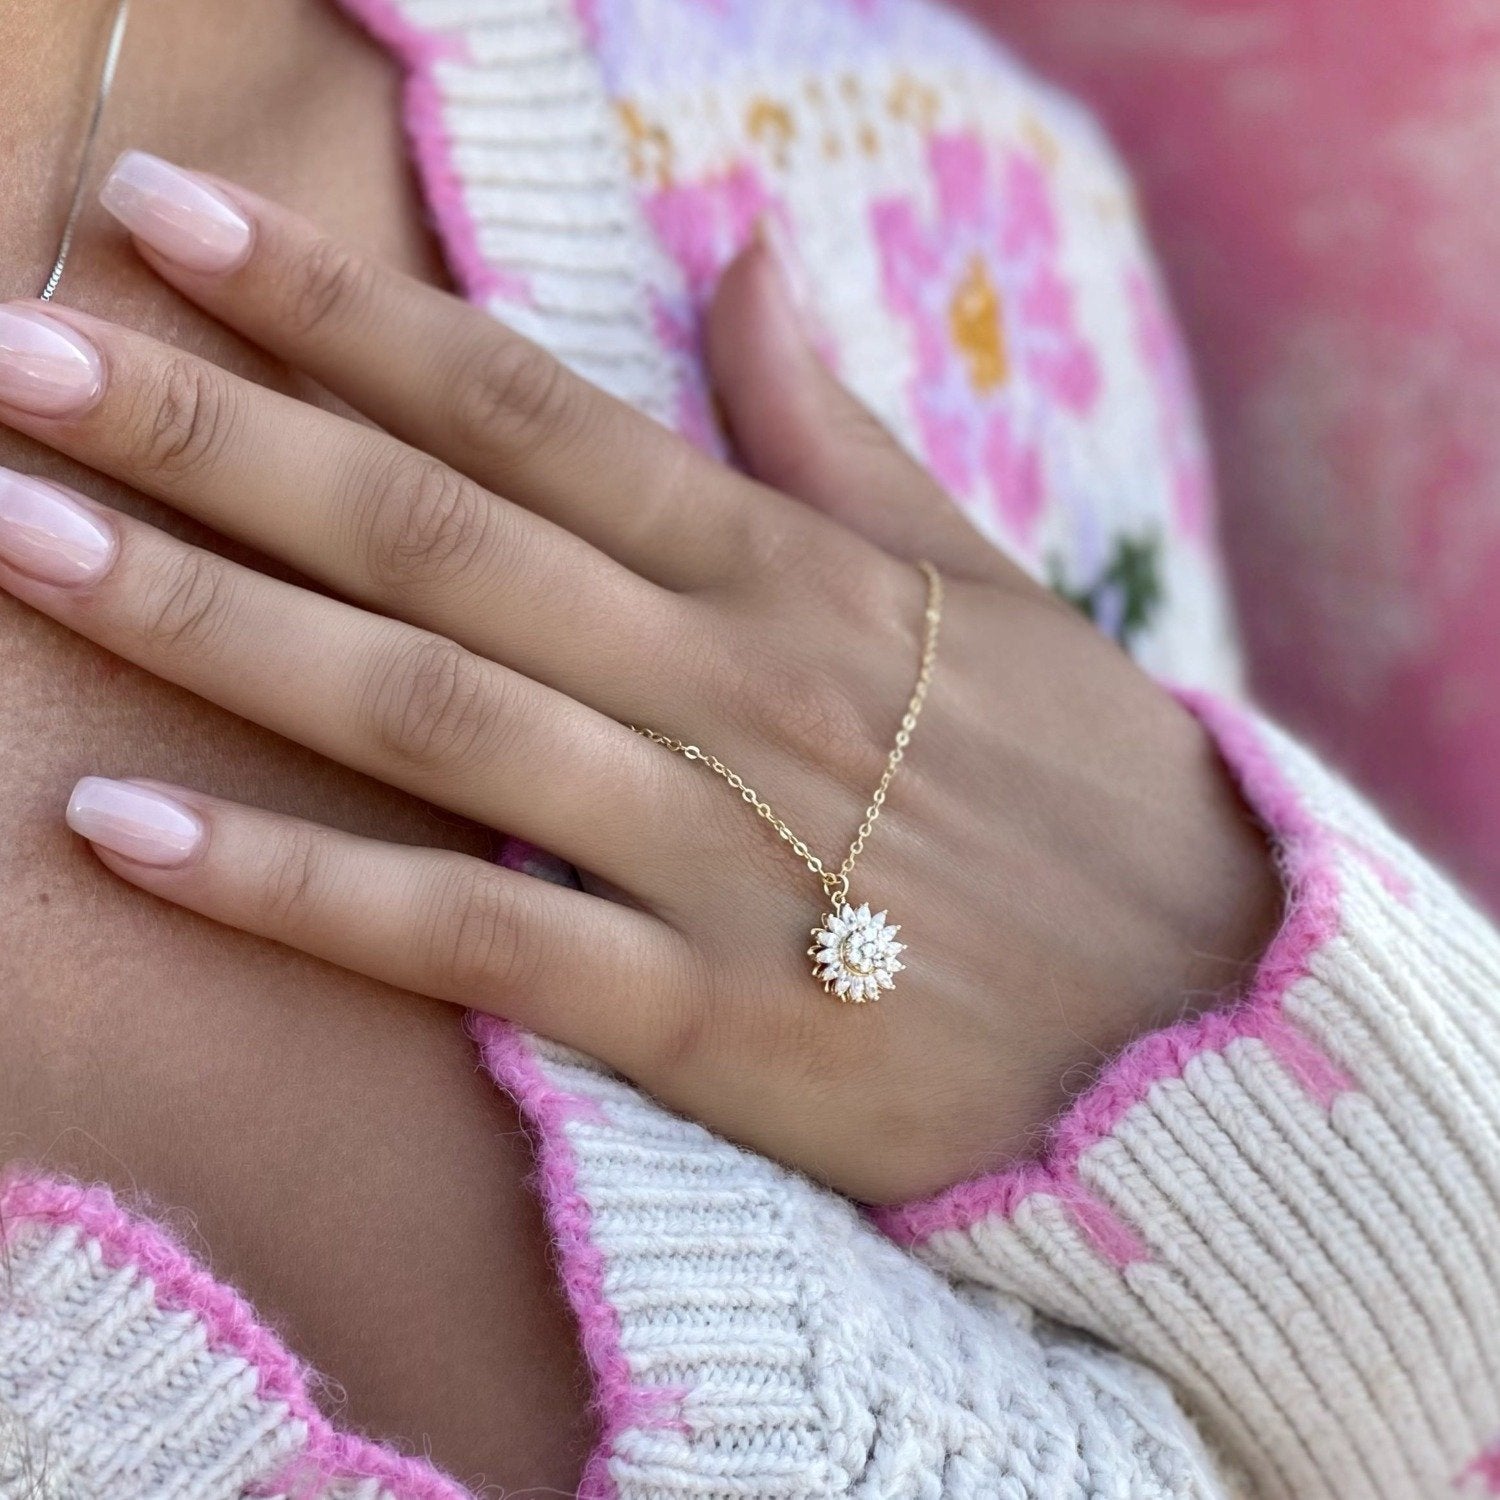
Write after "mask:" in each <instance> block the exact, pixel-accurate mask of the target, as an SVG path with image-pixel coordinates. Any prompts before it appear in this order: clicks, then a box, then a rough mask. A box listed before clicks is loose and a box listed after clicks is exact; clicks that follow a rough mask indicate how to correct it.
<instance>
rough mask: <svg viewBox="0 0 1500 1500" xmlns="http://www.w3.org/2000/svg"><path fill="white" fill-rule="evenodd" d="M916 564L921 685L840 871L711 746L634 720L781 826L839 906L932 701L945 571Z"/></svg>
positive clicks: (638, 728) (779, 829) (914, 692)
mask: <svg viewBox="0 0 1500 1500" xmlns="http://www.w3.org/2000/svg"><path fill="white" fill-rule="evenodd" d="M917 566H918V567H919V568H921V570H922V573H923V575H924V576H925V577H926V579H927V613H926V615H925V617H924V618H925V620H926V630H925V634H924V637H923V641H922V659H921V663H920V665H919V667H918V669H917V685H916V687H915V688H914V689H913V690H912V695H911V701H910V702H909V703H908V704H907V705H906V712H905V713H904V714H903V715H902V716H901V727H900V728H899V729H897V731H896V742H895V744H894V745H892V746H891V753H890V755H889V756H887V758H886V762H885V770H884V771H883V772H882V773H881V777H880V784H879V785H878V786H877V787H876V788H875V795H874V796H872V797H871V798H870V805H869V806H868V807H867V808H866V809H865V816H864V821H863V822H861V823H860V825H859V832H858V833H856V834H855V835H854V842H853V843H852V844H850V845H849V852H848V853H847V854H846V855H845V856H844V862H843V864H841V865H840V866H839V867H838V869H837V871H834V870H830V869H829V868H828V867H827V866H826V865H825V864H824V863H823V861H822V860H821V859H819V858H818V856H817V855H816V854H814V853H813V852H812V850H811V849H809V848H808V847H807V845H806V844H805V843H804V842H803V841H802V840H801V839H799V838H798V837H797V835H796V834H795V833H793V832H792V830H791V829H790V828H788V827H787V825H786V824H785V823H784V822H783V821H782V820H781V819H780V818H778V817H777V816H776V814H775V813H774V812H773V811H772V810H771V805H770V803H768V802H767V801H766V800H765V799H764V798H763V797H762V796H761V795H760V793H759V792H757V791H756V790H755V788H754V787H752V786H749V785H747V784H746V782H745V780H744V778H743V777H742V776H740V775H739V773H738V772H736V771H732V770H731V769H730V768H729V767H728V766H726V765H725V764H724V762H723V761H722V760H720V759H719V757H718V756H717V755H710V754H709V753H708V751H706V750H701V749H699V747H698V746H697V745H690V744H688V743H687V741H686V740H675V739H673V738H672V737H671V735H667V734H658V733H657V732H656V731H655V730H654V729H644V728H642V727H641V726H640V725H639V724H632V725H631V726H630V727H631V729H633V730H634V731H635V732H636V733H637V734H638V735H641V736H642V737H644V738H645V739H648V740H650V741H651V742H652V744H654V745H660V746H662V748H663V749H666V750H670V751H671V752H672V753H673V754H674V755H681V756H682V757H684V759H686V760H695V761H699V762H701V763H702V764H703V765H705V766H707V767H708V769H709V770H710V771H712V772H713V773H714V775H715V776H718V777H721V778H722V779H723V780H724V781H726V782H728V783H729V785H730V786H731V787H733V788H734V790H735V791H737V792H738V793H739V794H740V796H741V798H742V799H743V800H744V801H745V802H746V803H747V804H748V805H749V806H751V807H753V808H754V809H755V811H756V813H757V814H759V816H760V817H762V818H764V819H765V820H766V822H767V823H769V824H770V825H771V827H772V828H774V829H775V830H776V834H777V837H778V838H780V839H781V840H782V841H783V842H784V843H786V844H789V845H790V846H791V849H792V852H793V853H794V854H795V855H796V856H797V857H798V858H799V859H800V860H802V861H803V862H804V863H805V864H806V865H807V868H808V869H809V870H811V871H812V873H813V874H814V875H816V876H817V877H818V879H819V881H820V882H821V883H822V886H823V890H824V892H825V893H826V894H827V896H828V899H829V900H830V901H831V902H832V903H833V905H834V907H835V909H837V908H838V906H839V905H840V904H841V903H842V902H844V901H846V900H847V899H848V896H849V877H850V875H852V874H853V873H854V864H855V861H856V860H858V858H859V857H860V855H861V854H863V853H864V852H865V840H866V839H867V838H869V836H870V833H871V830H872V829H873V828H874V827H875V824H876V823H877V822H878V821H879V818H880V810H881V808H883V807H884V806H885V798H886V793H887V792H888V791H889V790H890V786H891V780H892V778H893V777H894V776H895V774H896V768H897V767H898V766H899V765H900V764H901V762H902V760H903V759H904V757H905V755H906V747H907V746H908V745H910V744H911V736H912V731H913V730H914V729H915V728H916V727H917V717H918V715H919V714H920V713H921V712H922V705H923V704H924V703H925V702H926V701H927V689H928V687H929V686H930V685H931V683H932V669H933V665H934V663H935V662H936V661H937V642H938V626H939V625H940V624H941V623H942V618H943V577H942V574H941V573H939V572H938V570H937V569H936V568H935V567H933V565H932V564H931V563H930V562H921V563H918V564H917Z"/></svg>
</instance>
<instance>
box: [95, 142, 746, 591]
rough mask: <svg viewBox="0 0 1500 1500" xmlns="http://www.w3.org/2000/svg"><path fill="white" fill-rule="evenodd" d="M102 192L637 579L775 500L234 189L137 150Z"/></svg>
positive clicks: (690, 567) (322, 369)
mask: <svg viewBox="0 0 1500 1500" xmlns="http://www.w3.org/2000/svg"><path fill="white" fill-rule="evenodd" d="M100 199H101V202H102V203H103V204H104V206H105V207H106V208H107V209H108V210H109V211H110V212H111V213H112V214H113V215H114V216H115V218H116V219H118V220H119V221H120V222H121V223H122V224H123V225H124V226H125V227H126V228H127V229H128V230H130V231H131V233H132V234H133V235H134V236H135V239H136V241H137V243H138V245H139V246H140V247H141V250H142V253H143V254H144V255H145V257H146V259H147V260H148V261H149V262H150V264H151V265H152V267H153V268H154V269H155V270H156V271H157V272H158V273H159V274H160V275H161V276H162V277H163V278H164V279H166V280H167V281H169V282H170V283H171V284H172V285H173V286H174V287H176V288H177V290H178V291H180V292H181V293H182V294H183V295H184V296H185V297H188V298H190V299H191V300H192V301H194V302H196V303H198V304H199V305H200V306H202V307H203V308H205V309H206V310H208V311H209V312H211V313H212V314H213V315H214V316H215V317H217V318H219V319H221V320H222V321H223V322H225V323H227V324H228V325H229V326H230V327H232V328H234V329H237V330H238V331H239V332H240V333H242V334H244V335H245V336H246V337H247V338H249V339H252V340H253V341H254V342H255V343H257V344H259V345H261V346H262V347H263V348H265V349H267V350H269V351H270V352H271V353H273V354H275V355H277V356H278V357H279V358H281V359H283V360H285V361H286V362H287V363H288V364H290V365H293V366H295V367H296V368H298V369H301V370H304V371H306V372H307V373H308V374H309V375H311V376H313V378H314V379H316V380H317V381H319V382H320V383H321V384H322V385H324V386H326V387H327V388H328V389H329V390H331V391H333V392H335V393H336V394H337V395H339V396H340V397H342V398H343V399H344V400H345V401H347V402H348V403H349V404H350V405H351V406H353V407H355V408H356V409H357V410H359V411H361V412H363V413H365V415H367V416H369V417H371V418H373V419H374V420H375V421H376V422H378V423H379V424H380V425H381V426H382V427H384V428H385V429H386V430H387V431H389V432H391V433H394V434H395V435H396V436H398V437H400V438H403V439H404V440H405V441H407V442H408V443H410V444H412V445H413V446H414V447H416V448H420V449H421V450H422V451H424V452H426V453H430V454H432V455H433V456H434V457H437V458H440V459H442V460H443V461H444V462H446V463H448V464H449V465H451V466H452V467H453V468H455V469H457V470H459V471H460V472H461V473H464V474H467V475H468V476H469V477H470V478H472V479H474V480H477V481H478V482H479V483H480V484H482V485H484V486H485V487H486V488H488V489H491V490H494V491H495V492H496V493H499V494H503V495H505V496H506V497H507V498H508V499H511V500H513V501H515V502H516V503H517V504H520V505H524V506H526V507H527V508H528V509H530V510H533V511H535V512H537V513H538V514H540V515H544V516H547V517H548V518H549V519H551V520H553V521H556V522H557V523H558V524H560V525H562V526H565V527H566V528H567V529H568V530H569V531H572V532H573V533H574V534H575V535H577V536H580V537H582V538H584V539H585V540H587V541H590V542H592V543H594V545H595V546H597V547H599V548H600V549H601V550H603V551H605V552H607V553H609V554H610V555H611V556H613V557H615V558H616V559H618V560H619V561H620V562H622V563H624V564H625V566H627V567H629V568H631V569H633V570H634V571H636V572H637V573H639V574H640V575H641V576H643V577H646V578H650V579H653V580H654V581H656V582H658V583H662V584H665V585H667V586H668V587H674V588H691V587H693V586H694V585H696V584H700V583H704V582H710V581H712V580H713V579H714V578H716V577H717V576H720V574H721V573H722V572H724V571H727V570H728V568H729V566H730V565H731V564H732V563H733V561H734V560H735V559H736V558H737V557H739V556H741V555H742V553H743V547H744V535H743V531H742V527H749V526H750V525H752V524H753V518H752V516H751V515H750V511H751V508H752V506H753V505H761V504H765V503H767V501H769V500H772V499H773V497H772V496H771V495H770V494H769V492H766V491H763V490H760V489H759V487H757V486H753V485H751V484H750V483H749V482H748V481H746V480H743V479H741V478H739V477H738V476H736V475H734V474H733V473H732V472H731V471H729V470H727V469H725V468H724V467H723V466H722V465H720V464H717V463H715V462H713V461H712V460H711V459H709V458H707V457H706V456H704V455H702V454H700V453H699V452H698V451H697V450H696V449H694V448H693V447H692V446H691V445H690V444H688V443H687V442H685V441H684V440H683V439H681V438H679V437H677V436H676V435H675V434H673V433H671V432H669V431H667V429H666V428H664V427H662V426H660V425H659V424H658V423H656V422H653V421H651V420H650V419H649V418H647V417H645V416H642V415H641V414H640V413H639V412H637V411H635V410H633V409H632V408H631V407H629V406H627V405H626V404H625V403H624V402H622V401H618V400H616V399H615V398H614V397H613V396H610V395H607V394H606V393H605V392H603V391H601V390H599V389H598V388H597V387H596V386H593V385H591V384H590V383H589V382H588V381H586V380H584V379H582V378H581V377H580V376H578V375H576V374H574V373H573V372H572V371H571V370H569V369H568V368H567V367H566V366H565V365H564V364H562V363H561V362H560V361H559V360H556V359H554V358H553V357H552V355H550V354H549V353H547V352H546V351H545V350H544V349H542V348H541V347H540V346H539V345H537V344H534V343H532V342H531V341H530V340H529V339H526V338H523V337H521V336H520V335H519V334H517V333H515V332H513V331H512V330H510V329H508V328H506V327H505V326H504V325H503V324H502V323H500V322H498V321H497V320H496V319H495V318H492V317H491V316H490V315H489V314H488V313H485V312H483V311H482V310H480V309H478V308H475V307H472V306H470V305H469V304H467V303H465V302H462V301H460V300H459V299H458V298H456V297H453V296H450V295H449V294H448V293H446V292H442V291H439V290H437V289H435V288H433V287H430V286H426V285H424V284H423V283H421V282H419V281H416V280H415V279H413V278H411V277H409V276H405V275H403V274H401V273H400V272H398V271H395V270H393V269H391V268H390V267H387V266H384V265H381V264H380V263H379V262H378V261H375V260H373V259H370V258H368V257H366V256H364V255H362V254H360V253H359V252H358V251H356V250H355V249H353V248H352V247H350V246H348V245H345V244H343V243H341V242H340V241H338V240H335V239H333V238H331V237H329V236H327V235H325V234H323V233H321V232H320V231H319V230H317V229H316V228H314V227H313V226H312V225H311V224H309V223H307V221H306V220H304V219H302V218H300V217H299V216H297V215H296V214H293V213H291V212H290V211H289V210H287V209H284V208H281V207H279V206H277V205H276V204H274V203H270V202H267V201H266V200H265V199H263V198H258V197H256V196H255V195H254V194H252V193H249V192H247V191H246V190H245V189H243V188H240V187H238V186H234V185H232V184H229V183H224V182H221V181H219V180H217V179H210V178H207V177H204V176H202V175H200V174H197V173H192V172H187V171H185V170H183V169H182V168H180V167H176V166H174V165H172V164H171V163H169V162H165V161H162V160H160V159H159V158H157V157H153V156H147V155H146V154H144V153H142V152H136V151H132V152H127V153H126V154H125V155H124V156H123V157H121V159H120V160H119V162H118V163H116V165H115V167H114V169H113V170H112V171H111V173H110V175H109V178H108V180H107V181H106V182H105V184H104V187H103V189H102V191H101V194H100ZM737 521H738V522H739V523H740V524H736V522H737Z"/></svg>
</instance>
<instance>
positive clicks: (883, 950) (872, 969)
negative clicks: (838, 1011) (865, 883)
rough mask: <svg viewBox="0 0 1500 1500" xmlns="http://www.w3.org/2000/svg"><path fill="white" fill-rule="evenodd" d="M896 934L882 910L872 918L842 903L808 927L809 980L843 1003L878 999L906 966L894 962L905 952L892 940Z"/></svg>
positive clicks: (867, 910)
mask: <svg viewBox="0 0 1500 1500" xmlns="http://www.w3.org/2000/svg"><path fill="white" fill-rule="evenodd" d="M900 931H901V929H900V927H893V926H891V925H890V923H888V922H887V921H886V919H885V913H884V912H883V911H878V912H876V913H875V914H874V915H873V916H872V915H871V913H870V908H869V906H868V904H866V905H863V906H850V905H849V903H848V902H847V901H846V902H844V903H843V904H842V905H840V906H839V907H838V908H837V909H835V910H834V911H831V912H829V913H828V915H827V916H825V917H824V918H823V925H822V926H821V927H815V928H813V934H812V936H813V946H812V947H811V948H809V949H808V950H807V953H808V957H809V958H811V959H812V961H813V977H814V978H815V979H817V980H818V981H819V982H820V983H821V984H822V986H823V989H824V990H825V991H826V992H829V993H832V994H834V995H837V996H838V998H839V999H840V1000H842V1001H845V1002H846V1003H848V1004H852V1005H863V1004H865V1003H866V1002H867V1001H870V1000H878V999H879V998H880V992H881V991H882V990H889V989H893V988H894V987H895V983H896V975H897V974H899V973H900V972H901V970H902V969H904V968H905V967H906V965H905V964H903V963H902V962H901V960H900V959H899V958H898V957H897V955H898V954H900V953H902V952H904V951H905V949H906V944H905V943H898V942H897V941H896V934H897V933H898V932H900Z"/></svg>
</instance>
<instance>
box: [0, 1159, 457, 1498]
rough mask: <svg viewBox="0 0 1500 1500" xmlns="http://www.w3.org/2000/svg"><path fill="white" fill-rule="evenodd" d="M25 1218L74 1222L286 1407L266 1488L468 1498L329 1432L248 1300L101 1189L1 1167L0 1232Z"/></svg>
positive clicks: (290, 1359)
mask: <svg viewBox="0 0 1500 1500" xmlns="http://www.w3.org/2000/svg"><path fill="white" fill-rule="evenodd" d="M26 1223H32V1224H46V1225H50V1226H55V1227H57V1228H69V1227H70V1228H73V1229H76V1230H77V1231H78V1232H79V1233H80V1234H82V1235H83V1236H85V1237H87V1238H88V1239H90V1240H93V1241H94V1242H96V1243H97V1244H98V1246H99V1253H100V1256H101V1257H102V1259H103V1261H104V1264H105V1265H107V1266H109V1267H111V1268H118V1267H123V1266H131V1267H133V1268H135V1270H137V1271H138V1272H139V1273H140V1274H141V1275H142V1276H144V1277H146V1278H147V1279H148V1280H149V1281H150V1282H151V1284H152V1287H153V1290H154V1295H155V1301H156V1305H157V1306H158V1307H159V1308H161V1309H162V1310H163V1311H164V1312H189V1313H192V1314H193V1316H194V1317H196V1318H197V1319H198V1320H199V1321H200V1322H201V1323H202V1325H203V1329H204V1333H205V1336H206V1337H207V1339H208V1344H209V1347H210V1348H211V1349H214V1350H216V1351H218V1352H221V1353H226V1354H233V1355H237V1356H239V1357H240V1358H241V1359H243V1360H244V1361H245V1362H246V1363H247V1364H248V1365H250V1366H251V1367H252V1368H254V1370H255V1371H256V1377H257V1378H256V1391H257V1393H258V1394H259V1395H260V1397H261V1399H262V1400H264V1401H267V1402H277V1403H280V1404H282V1405H284V1406H285V1407H286V1409H287V1413H288V1415H289V1416H290V1417H291V1418H292V1419H294V1420H295V1421H298V1422H301V1423H303V1424H304V1425H305V1427H306V1429H307V1441H306V1444H305V1445H304V1447H303V1450H302V1452H301V1453H300V1454H299V1455H298V1456H297V1458H296V1459H295V1460H294V1461H293V1462H292V1463H291V1464H290V1465H289V1466H288V1467H287V1468H284V1469H283V1470H282V1471H281V1472H280V1473H278V1474H274V1475H268V1476H267V1477H266V1481H265V1493H266V1494H273V1493H276V1494H288V1495H291V1496H293V1497H297V1496H305V1495H312V1494H316V1493H320V1492H321V1491H322V1489H323V1488H325V1487H326V1486H327V1485H328V1484H330V1483H332V1482H333V1481H334V1480H336V1479H377V1480H379V1481H380V1482H381V1483H382V1484H384V1485H386V1486H388V1487H389V1488H390V1489H391V1490H392V1491H393V1492H394V1493H395V1494H396V1495H399V1496H400V1497H401V1500H469V1496H468V1491H466V1490H463V1489H461V1488H459V1486H457V1485H456V1484H454V1483H453V1482H452V1481H451V1480H448V1479H445V1478H444V1477H443V1476H442V1475H441V1474H439V1473H438V1472H437V1470H436V1469H434V1468H432V1467H431V1466H429V1465H428V1464H425V1463H422V1462H420V1461H419V1460H417V1459H411V1458H403V1457H402V1456H401V1455H400V1454H398V1453H395V1452H394V1451H392V1450H391V1449H389V1448H384V1447H382V1446H381V1445H380V1444H378V1443H373V1442H370V1441H369V1440H368V1439H366V1438H361V1437H355V1436H352V1435H350V1434H347V1433H340V1432H336V1431H335V1430H334V1429H333V1427H332V1426H331V1425H330V1424H329V1422H328V1420H327V1418H325V1417H324V1416H323V1414H322V1412H320V1411H319V1410H318V1408H317V1406H316V1404H315V1403H314V1401H313V1399H312V1397H311V1396H310V1395H309V1394H308V1384H309V1382H308V1373H307V1370H306V1367H305V1366H304V1365H303V1364H302V1363H301V1362H300V1361H299V1360H298V1359H297V1358H296V1357H295V1356H294V1355H293V1354H291V1353H290V1352H289V1351H288V1350H287V1348H286V1347H285V1345H283V1344H282V1342H281V1341H280V1339H278V1338H277V1337H276V1335H275V1334H274V1333H272V1332H271V1330H270V1329H268V1328H266V1327H265V1326H264V1325H263V1324H261V1323H260V1322H259V1321H258V1320H257V1319H256V1316H255V1312H254V1310H253V1309H252V1308H251V1306H250V1304H249V1303H248V1302H247V1301H245V1299H244V1298H243V1297H241V1296H240V1295H239V1293H238V1292H236V1291H235V1290H234V1289H233V1288H232V1287H228V1286H225V1285H223V1284H222V1283H221V1282H218V1281H215V1280H214V1278H213V1277H212V1276H210V1275H209V1274H208V1272H207V1271H205V1270H203V1269H202V1268H201V1267H200V1266H199V1265H198V1264H197V1263H196V1262H195V1261H194V1260H193V1258H192V1257H191V1256H190V1255H189V1254H188V1253H187V1251H185V1250H184V1249H183V1248H182V1247H181V1246H180V1245H178V1244H177V1243H176V1241H175V1240H173V1239H172V1238H171V1237H170V1236H169V1235H168V1234H167V1233H166V1232H165V1231H164V1230H162V1229H161V1228H160V1227H159V1226H157V1225H155V1224H152V1223H151V1222H150V1221H149V1220H145V1219H138V1218H134V1217H132V1216H131V1215H129V1214H127V1213H126V1212H125V1211H124V1210H123V1209H122V1208H121V1207H120V1206H119V1204H118V1202H116V1200H115V1197H114V1195H113V1194H112V1193H111V1192H110V1191H109V1190H108V1189H107V1188H104V1187H85V1186H83V1185H81V1184H79V1183H76V1182H67V1181H63V1180H60V1179H57V1178H51V1177H43V1176H41V1175H39V1174H35V1173H30V1172H26V1171H22V1170H18V1171H11V1172H8V1173H7V1174H6V1175H5V1177H4V1179H3V1182H0V1233H3V1234H5V1235H7V1236H9V1235H11V1234H13V1233H14V1232H15V1229H16V1227H17V1226H18V1225H20V1224H26Z"/></svg>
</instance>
